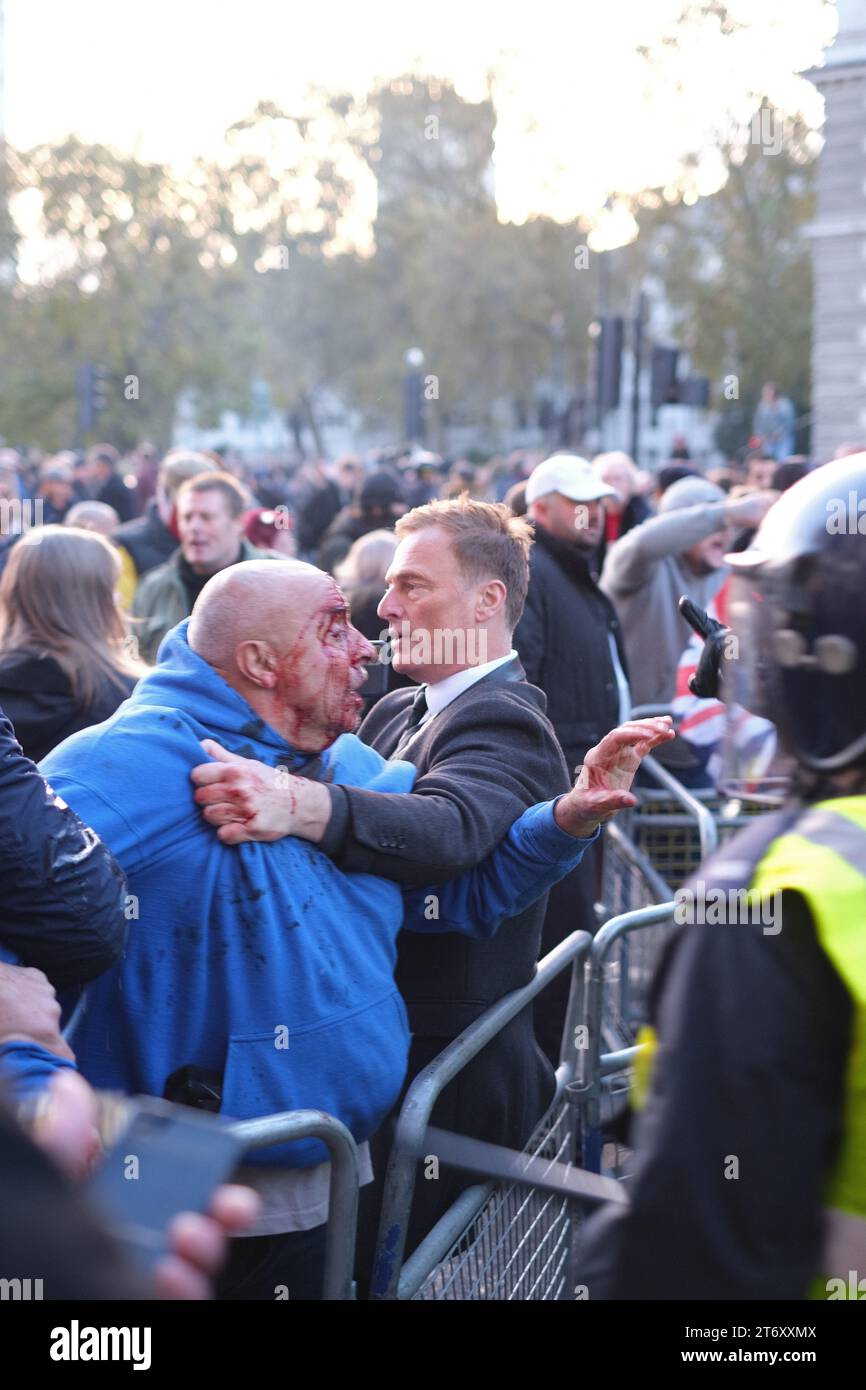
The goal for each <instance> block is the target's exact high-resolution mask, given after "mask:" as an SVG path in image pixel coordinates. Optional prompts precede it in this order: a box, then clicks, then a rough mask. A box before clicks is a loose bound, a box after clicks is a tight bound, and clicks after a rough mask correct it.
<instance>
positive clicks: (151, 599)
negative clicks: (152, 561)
mask: <svg viewBox="0 0 866 1390" xmlns="http://www.w3.org/2000/svg"><path fill="white" fill-rule="evenodd" d="M249 505H250V498H249V496H248V494H247V492H246V491H245V489H244V488H243V487H241V485H240V483H239V482H237V481H236V479H235V478H233V477H232V475H231V474H230V473H206V474H204V475H201V476H199V477H197V478H192V479H190V481H189V482H187V483H184V484H183V486H182V487H181V488H180V489H179V491H178V494H177V527H178V531H179V533H180V546H179V547H178V549H177V550H176V551H175V552H174V554H173V555H172V556H171V558H170V559H169V560H166V562H165V564H164V565H159V566H158V567H157V568H156V569H154V570H151V572H150V574H147V575H145V577H144V579H143V580H142V581H141V583H140V584H139V586H138V589H137V590H136V593H135V599H134V601H133V604H132V616H133V618H135V619H136V620H137V621H136V623H135V627H134V631H135V634H136V636H137V638H138V644H139V651H140V653H141V656H142V658H143V660H145V661H150V662H153V661H155V660H156V653H157V650H158V648H159V644H160V642H161V641H162V639H163V637H164V636H165V634H166V633H167V632H168V631H169V629H170V628H173V627H174V626H175V624H176V623H179V622H181V621H182V620H183V619H184V618H188V617H189V615H190V613H191V612H192V606H193V604H194V603H195V601H196V599H197V598H198V596H199V594H200V593H201V591H202V589H203V588H204V586H205V584H206V583H207V581H208V580H209V579H210V578H211V576H212V575H214V574H217V573H218V572H219V571H220V570H224V569H227V568H228V566H229V565H236V564H237V563H238V561H240V560H256V559H261V558H262V556H263V555H266V554H267V552H265V551H261V550H257V549H256V547H255V546H253V545H250V542H249V541H248V540H246V538H245V537H244V534H243V529H244V513H245V512H246V511H247V509H248V508H249Z"/></svg>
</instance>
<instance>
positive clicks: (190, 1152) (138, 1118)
mask: <svg viewBox="0 0 866 1390" xmlns="http://www.w3.org/2000/svg"><path fill="white" fill-rule="evenodd" d="M131 1109H132V1114H131V1117H130V1121H129V1124H128V1125H127V1127H126V1128H125V1129H124V1131H123V1132H122V1134H121V1135H120V1137H119V1138H118V1140H117V1142H116V1143H115V1144H114V1145H113V1146H112V1148H111V1149H110V1150H109V1152H108V1153H107V1154H106V1156H105V1159H104V1161H103V1163H102V1164H101V1166H100V1167H99V1169H98V1170H97V1171H96V1173H95V1174H94V1176H93V1177H92V1178H91V1179H90V1182H89V1183H88V1195H89V1197H90V1199H91V1202H92V1205H93V1206H94V1208H95V1209H96V1210H97V1211H98V1212H99V1214H100V1215H101V1216H102V1219H103V1222H104V1224H106V1225H107V1226H108V1228H109V1230H110V1231H111V1232H112V1234H113V1235H114V1236H115V1238H116V1239H117V1240H118V1241H119V1242H120V1244H121V1245H123V1246H124V1247H125V1248H126V1250H127V1253H128V1254H129V1256H130V1258H131V1259H132V1261H133V1263H134V1264H135V1265H136V1266H137V1268H138V1269H139V1270H140V1271H141V1272H143V1273H145V1274H149V1273H150V1272H151V1271H152V1269H153V1266H154V1265H155V1264H156V1262H157V1261H158V1260H160V1259H161V1258H162V1257H163V1256H164V1255H165V1254H167V1252H168V1239H167V1228H168V1225H169V1223H170V1221H171V1220H172V1218H173V1217H174V1216H177V1214H178V1213H179V1212H182V1211H194V1212H205V1211H206V1210H207V1208H208V1206H209V1205H210V1199H211V1196H212V1194H213V1192H214V1189H215V1188H217V1187H219V1185H220V1184H221V1183H223V1182H226V1181H227V1179H228V1178H230V1176H231V1174H232V1172H233V1171H234V1169H235V1167H236V1166H237V1163H238V1160H239V1158H240V1155H241V1153H242V1152H243V1149H244V1144H243V1141H242V1140H240V1139H236V1138H235V1137H234V1135H233V1134H232V1133H231V1130H230V1128H229V1125H230V1121H227V1120H226V1119H225V1117H222V1116H218V1115H211V1114H208V1113H207V1112H204V1111H201V1110H193V1109H190V1108H189V1107H188V1106H184V1105H173V1104H171V1102H169V1101H165V1100H157V1099H156V1098H155V1097H150V1096H138V1097H136V1099H135V1100H134V1101H133V1102H131Z"/></svg>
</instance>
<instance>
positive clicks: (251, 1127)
mask: <svg viewBox="0 0 866 1390" xmlns="http://www.w3.org/2000/svg"><path fill="white" fill-rule="evenodd" d="M231 1131H232V1133H233V1134H235V1135H236V1136H237V1137H238V1138H239V1139H242V1140H243V1142H244V1144H245V1145H246V1147H247V1149H248V1150H249V1149H266V1148H268V1147H269V1146H270V1145H271V1144H288V1143H291V1141H292V1140H293V1139H321V1140H322V1142H323V1143H324V1144H326V1145H327V1147H328V1151H329V1153H330V1156H331V1186H330V1191H329V1202H328V1230H327V1235H326V1242H325V1273H324V1279H323V1282H322V1298H323V1299H326V1300H329V1301H332V1300H338V1299H351V1298H352V1297H353V1296H354V1262H355V1232H356V1228H357V1223H358V1177H359V1174H358V1149H357V1146H356V1144H355V1141H354V1139H353V1138H352V1135H351V1134H350V1133H349V1131H348V1129H347V1128H346V1126H345V1125H344V1124H343V1123H342V1122H341V1121H340V1120H337V1119H335V1118H334V1116H333V1115H327V1114H326V1113H325V1111H324V1110H286V1111H283V1112H282V1113H281V1114H279V1115H266V1116H264V1117H263V1118H262V1119H258V1120H238V1121H237V1122H236V1123H235V1124H233V1125H232V1126H231ZM289 1292H290V1293H291V1290H290V1291H289Z"/></svg>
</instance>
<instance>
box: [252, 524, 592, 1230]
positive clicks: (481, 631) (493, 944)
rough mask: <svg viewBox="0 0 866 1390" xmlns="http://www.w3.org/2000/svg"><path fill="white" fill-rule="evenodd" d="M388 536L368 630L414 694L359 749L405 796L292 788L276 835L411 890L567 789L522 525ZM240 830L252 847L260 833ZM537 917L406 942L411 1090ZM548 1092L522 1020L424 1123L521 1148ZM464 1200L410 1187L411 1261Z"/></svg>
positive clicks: (370, 724) (377, 715) (507, 978)
mask: <svg viewBox="0 0 866 1390" xmlns="http://www.w3.org/2000/svg"><path fill="white" fill-rule="evenodd" d="M396 532H397V536H398V538H399V542H400V544H399V546H398V548H397V551H396V553H395V555H394V560H393V562H392V565H391V568H390V570H389V572H388V575H387V582H388V591H387V593H386V595H385V597H384V598H383V600H382V603H381V604H380V606H379V614H380V616H381V617H382V619H383V623H384V622H387V623H388V627H389V632H390V634H391V656H392V660H393V663H394V666H395V668H396V669H397V670H398V671H401V672H404V673H406V674H408V675H409V676H411V677H412V678H413V679H414V680H415V681H417V682H419V686H420V688H419V689H418V690H417V691H413V690H411V689H409V690H398V691H394V692H392V693H391V694H390V695H387V696H385V698H384V699H382V700H381V701H379V703H378V704H377V705H376V706H375V708H374V709H373V710H372V711H371V713H370V714H369V715H368V717H367V719H366V720H365V721H364V723H363V724H362V726H361V729H360V736H361V738H363V739H364V741H365V742H367V743H369V744H371V745H372V746H373V747H374V748H376V750H377V751H378V752H380V753H381V754H382V755H383V756H385V757H386V758H390V757H395V756H396V757H400V758H406V759H408V760H409V761H411V762H413V763H414V764H415V766H416V767H417V768H418V778H417V780H416V782H415V786H414V789H413V791H412V793H411V794H409V795H399V794H389V793H378V792H370V791H364V790H361V789H358V788H351V787H336V786H325V785H323V784H321V783H317V782H313V781H301V780H298V779H293V780H292V797H291V799H289V798H286V797H284V798H283V800H282V805H283V806H284V807H287V806H289V805H290V804H291V806H292V807H293V813H292V817H291V822H290V823H289V822H286V823H284V824H283V826H282V828H281V829H280V831H279V833H282V834H288V833H292V834H295V835H300V836H302V837H304V838H307V839H309V840H311V841H313V842H315V843H317V844H318V845H319V847H320V848H321V849H323V850H324V851H325V852H326V853H327V854H329V855H330V856H331V858H332V859H333V860H334V862H335V863H336V864H337V865H339V867H340V868H342V869H345V870H349V871H353V872H358V873H375V874H380V875H382V876H383V877H386V878H390V879H393V880H395V881H396V882H398V883H400V884H401V885H404V886H417V885H423V884H426V883H430V882H437V881H439V882H441V881H442V880H444V879H447V878H449V877H452V876H454V875H456V874H459V873H461V872H462V871H463V870H464V869H466V868H468V867H471V866H473V865H475V864H478V863H480V862H481V861H482V860H483V859H484V858H486V856H487V855H488V854H489V853H490V852H491V851H492V849H493V848H494V847H495V846H496V845H497V844H498V843H499V841H500V840H501V839H502V838H503V837H504V835H505V834H506V833H507V831H508V829H509V827H510V825H511V824H512V823H513V821H514V820H515V819H517V817H518V816H520V815H521V813H522V812H523V811H524V810H526V808H527V807H529V806H532V805H533V804H535V803H537V802H539V801H545V800H549V799H551V798H553V797H556V796H558V795H559V794H560V793H563V792H565V791H567V790H568V787H569V785H570V782H569V777H568V773H567V770H566V766H565V761H564V759H563V756H562V752H561V750H560V748H559V745H558V743H557V741H556V737H555V735H554V732H553V728H552V726H551V724H550V722H549V720H548V719H547V717H546V714H545V697H544V695H543V694H542V692H541V691H540V690H538V689H537V688H536V687H535V686H532V685H529V684H528V683H527V682H526V680H525V677H524V674H523V669H522V667H521V665H520V662H519V661H518V659H517V654H516V652H515V651H514V650H513V648H512V641H511V637H512V633H513V631H514V628H515V626H516V624H517V622H518V620H519V618H520V615H521V612H522V610H523V603H524V599H525V596H526V586H527V578H528V556H529V548H530V545H531V531H530V528H529V526H528V524H527V523H526V522H525V521H523V520H522V519H521V518H517V517H514V516H512V515H511V513H510V511H509V509H508V508H507V507H504V506H503V505H501V504H499V505H492V504H488V503H482V502H475V501H471V500H469V499H467V498H463V499H460V500H459V501H449V502H432V503H428V504H427V505H425V506H423V507H418V508H416V509H415V510H413V511H411V512H409V513H408V514H407V515H406V516H405V517H402V518H401V519H400V520H399V521H398V523H397V526H396ZM247 824H248V827H249V829H250V833H251V834H252V833H254V830H255V818H253V820H252V821H248V822H247ZM587 833H591V830H588V832H587ZM544 906H545V899H541V900H540V901H539V902H537V903H536V904H535V905H534V906H533V907H532V908H530V909H529V910H528V911H526V912H525V913H523V914H522V915H521V916H520V917H517V918H513V919H511V920H510V921H507V922H506V923H504V924H503V925H502V926H501V927H500V929H499V931H498V933H497V935H496V936H495V937H494V938H493V939H492V940H489V941H480V940H474V939H470V938H468V937H465V936H461V935H457V934H456V933H443V934H435V935H420V934H419V935H415V934H412V933H408V932H404V933H403V934H402V935H401V937H400V942H399V953H398V966H397V982H398V985H399V986H400V989H401V992H402V994H403V997H404V999H405V1001H406V1004H407V1007H408V1011H409V1020H410V1026H411V1028H412V1033H413V1042H412V1050H411V1054H410V1059H409V1077H408V1080H411V1079H412V1078H413V1077H414V1076H415V1075H416V1074H417V1072H418V1071H419V1070H420V1069H421V1068H422V1067H424V1066H425V1065H426V1064H427V1063H428V1062H429V1061H430V1060H431V1059H432V1058H433V1057H435V1056H436V1055H437V1054H438V1053H439V1052H441V1051H442V1049H443V1048H444V1047H445V1046H446V1045H447V1043H448V1042H449V1041H450V1040H451V1039H452V1038H454V1037H456V1036H457V1035H458V1034H459V1033H460V1032H461V1031H462V1030H463V1029H464V1028H466V1027H467V1025H468V1024H470V1023H471V1022H472V1021H473V1020H474V1019H476V1018H478V1017H479V1015H480V1014H481V1013H483V1012H484V1010H485V1009H487V1008H488V1007H489V1006H490V1005H491V1004H492V1003H494V1002H495V1001H496V1000H497V999H500V998H501V997H502V996H503V995H504V994H507V993H508V992H509V991H511V990H513V989H516V988H517V987H519V986H520V985H524V984H526V983H527V981H528V980H529V979H530V978H531V976H532V974H533V971H534V968H535V962H536V959H537V956H538V950H539V943H540V937H541V923H542V920H543V917H544ZM407 1084H408V1081H407ZM553 1090H554V1078H553V1069H552V1067H551V1066H550V1064H549V1062H548V1061H547V1060H546V1058H545V1057H544V1056H543V1055H542V1053H541V1051H540V1050H539V1048H538V1046H537V1045H536V1042H535V1037H534V1034H533V1027H532V1014H531V1010H525V1011H524V1012H523V1013H522V1014H521V1015H519V1016H518V1017H517V1018H515V1019H514V1020H513V1021H512V1023H510V1024H509V1025H508V1027H507V1028H505V1029H504V1030H503V1031H502V1033H501V1034H500V1035H499V1036H498V1037H497V1039H496V1040H495V1042H493V1043H492V1044H491V1045H490V1046H489V1047H487V1048H485V1049H484V1051H483V1052H482V1053H481V1054H480V1055H479V1056H478V1057H477V1058H476V1059H475V1060H474V1061H473V1062H472V1063H471V1064H470V1065H469V1066H468V1067H466V1068H465V1069H464V1071H463V1072H462V1073H461V1074H460V1076H459V1077H458V1078H457V1079H456V1080H455V1082H454V1083H452V1085H450V1086H449V1087H448V1088H447V1089H446V1091H445V1093H444V1095H443V1096H442V1098H441V1100H440V1102H439V1104H438V1105H437V1107H436V1109H435V1111H434V1117H433V1122H434V1123H436V1124H439V1125H442V1126H443V1127H445V1128H448V1129H453V1130H457V1131H459V1132H461V1133H463V1134H468V1135H471V1136H473V1137H476V1138H480V1139H485V1140H488V1141H490V1142H493V1143H498V1144H506V1145H510V1146H520V1145H522V1144H523V1143H524V1142H525V1141H526V1139H527V1138H528V1137H529V1135H530V1133H531V1132H532V1129H533V1128H534V1126H535V1124H536V1123H537V1121H538V1120H539V1119H540V1118H541V1116H542V1115H543V1113H544V1111H545V1109H546V1108H547V1106H548V1104H549V1102H550V1100H551V1098H552V1095H553ZM389 1146H390V1135H389V1133H388V1127H387V1126H385V1127H384V1128H383V1130H382V1131H381V1132H380V1135H379V1136H378V1141H377V1143H375V1145H374V1166H375V1168H376V1170H377V1172H378V1173H379V1175H380V1177H381V1176H382V1174H383V1167H384V1164H383V1161H382V1160H383V1157H384V1155H386V1154H387V1151H388V1148H389ZM376 1147H377V1148H378V1154H376V1153H375V1148H376ZM376 1158H378V1159H379V1161H378V1162H376V1161H375V1160H376ZM463 1185H465V1184H464V1183H463V1182H462V1181H461V1180H460V1179H459V1178H455V1179H453V1180H449V1178H447V1177H442V1178H440V1180H439V1181H438V1182H436V1183H422V1184H420V1185H419V1189H418V1196H417V1197H416V1202H415V1210H414V1214H413V1226H412V1229H411V1230H410V1246H411V1244H412V1243H414V1242H416V1241H417V1240H418V1239H419V1238H420V1237H421V1236H422V1235H423V1234H424V1233H425V1231H426V1230H428V1229H429V1228H430V1226H431V1225H432V1224H433V1222H434V1221H435V1220H436V1219H437V1217H438V1216H439V1215H440V1214H441V1212H442V1211H443V1210H444V1209H445V1208H446V1206H447V1205H448V1204H449V1203H450V1201H451V1200H453V1197H454V1195H455V1191H459V1190H460V1188H461V1187H462V1186H463Z"/></svg>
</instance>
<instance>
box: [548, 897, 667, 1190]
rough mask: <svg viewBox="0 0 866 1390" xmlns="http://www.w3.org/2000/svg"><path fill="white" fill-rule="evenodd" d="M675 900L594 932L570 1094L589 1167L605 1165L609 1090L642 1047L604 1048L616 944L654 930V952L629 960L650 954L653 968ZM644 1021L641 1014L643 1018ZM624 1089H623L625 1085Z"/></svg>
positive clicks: (623, 916) (645, 980) (584, 1161)
mask: <svg viewBox="0 0 866 1390" xmlns="http://www.w3.org/2000/svg"><path fill="white" fill-rule="evenodd" d="M673 911H674V904H673V902H662V903H656V904H654V905H653V906H652V907H643V908H638V909H637V910H636V911H634V912H625V913H622V914H621V915H620V916H618V917H613V918H612V919H611V920H610V921H609V922H606V923H605V924H604V926H603V927H601V928H600V929H599V930H598V931H597V932H596V934H595V936H594V937H593V940H592V946H591V948H590V952H589V963H588V964H589V968H588V980H587V985H586V996H585V1008H586V1039H585V1041H586V1047H585V1048H584V1049H583V1050H582V1051H581V1052H579V1054H578V1055H579V1062H578V1075H577V1078H576V1080H575V1081H574V1082H573V1083H572V1084H571V1086H570V1087H569V1090H570V1092H571V1095H570V1099H571V1100H572V1102H573V1103H574V1104H576V1105H578V1106H580V1108H581V1112H582V1124H581V1139H582V1145H581V1166H582V1167H584V1168H587V1169H589V1171H590V1172H594V1173H600V1172H601V1171H602V1123H601V1119H602V1101H603V1098H604V1095H605V1093H606V1092H607V1093H608V1094H609V1093H610V1091H611V1083H612V1080H613V1079H614V1078H617V1077H621V1076H622V1075H623V1074H624V1073H626V1072H628V1071H629V1070H630V1069H631V1067H632V1065H633V1063H634V1059H635V1057H636V1055H637V1053H638V1051H639V1049H638V1048H637V1047H635V1046H633V1045H629V1044H628V1043H626V1045H624V1046H620V1047H617V1048H615V1049H614V1050H613V1051H608V1052H606V1051H604V1042H605V1038H606V1037H607V1030H606V1027H605V1023H606V1015H607V1009H606V1006H605V995H606V992H607V990H608V989H609V987H610V979H609V971H610V962H611V958H612V956H613V955H614V953H615V952H616V949H617V947H618V946H619V945H620V944H621V943H622V942H624V941H625V939H626V938H627V937H634V935H635V934H636V933H638V932H639V933H641V935H646V936H651V938H652V948H651V950H650V951H649V952H646V951H644V952H641V953H632V955H631V957H630V958H629V957H627V958H626V959H627V961H628V962H629V964H630V965H631V967H632V969H633V970H634V969H635V961H636V960H637V961H639V962H640V964H641V966H643V963H644V962H645V961H646V960H647V959H651V969H654V967H655V961H656V958H657V956H658V951H659V948H660V945H661V941H662V937H663V934H664V933H665V932H666V931H669V930H670V928H671V926H672V925H673ZM648 984H649V975H648V974H646V975H644V976H643V977H642V978H641V980H640V985H641V987H642V988H643V990H644V991H645V990H646V987H647V985H648ZM641 1021H642V1020H641ZM619 1089H623V1087H622V1086H620V1088H619Z"/></svg>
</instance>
